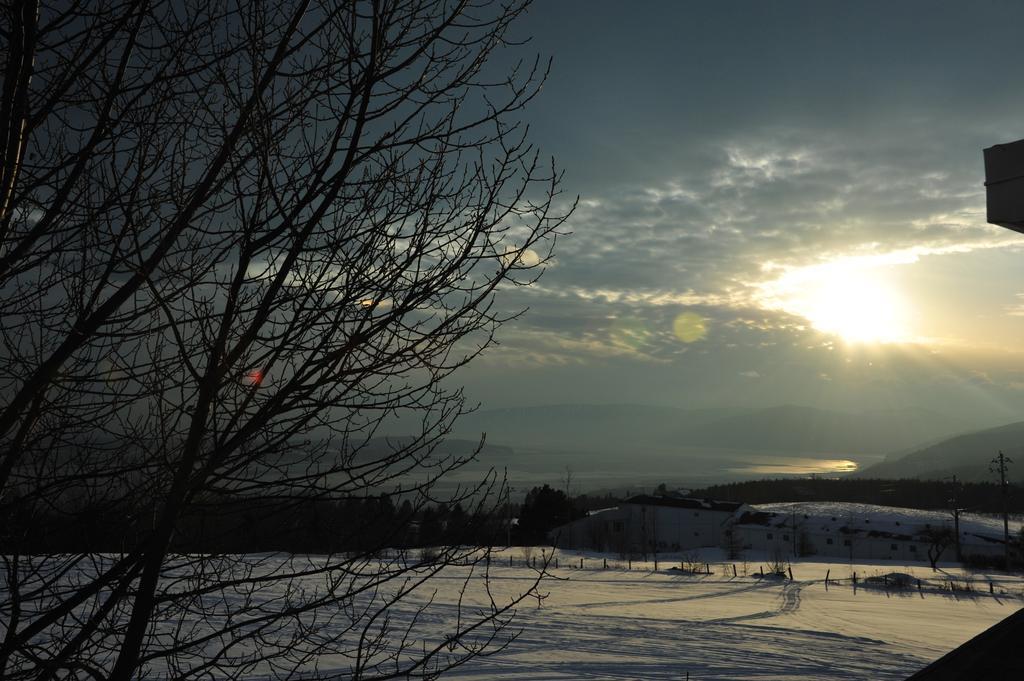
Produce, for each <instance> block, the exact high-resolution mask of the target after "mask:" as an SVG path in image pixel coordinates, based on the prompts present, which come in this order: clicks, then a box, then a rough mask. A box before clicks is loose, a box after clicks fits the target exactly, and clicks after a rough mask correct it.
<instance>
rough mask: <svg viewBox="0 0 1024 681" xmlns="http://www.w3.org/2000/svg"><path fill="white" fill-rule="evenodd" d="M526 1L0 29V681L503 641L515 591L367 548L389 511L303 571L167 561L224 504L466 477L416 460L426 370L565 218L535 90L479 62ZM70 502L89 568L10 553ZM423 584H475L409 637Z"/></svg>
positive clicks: (377, 3)
mask: <svg viewBox="0 0 1024 681" xmlns="http://www.w3.org/2000/svg"><path fill="white" fill-rule="evenodd" d="M526 4H527V3H526V1H525V0H523V1H520V0H512V1H511V2H502V3H497V2H490V1H489V0H474V1H470V0H440V1H438V0H373V1H352V2H340V1H331V0H319V1H318V0H267V1H266V2H252V1H251V0H203V1H202V2H199V1H198V0H96V1H95V2H77V1H61V2H53V3H43V2H41V1H39V0H20V1H17V0H16V1H15V2H12V3H8V4H7V5H6V6H5V9H4V10H3V14H2V21H3V27H2V31H3V38H4V43H5V44H6V50H5V52H4V53H3V55H2V57H3V59H4V60H5V69H6V70H5V76H4V83H3V91H2V97H3V100H2V102H0V108H2V121H0V127H2V131H3V135H4V139H3V165H2V177H0V190H2V206H0V365H2V366H0V554H2V561H3V564H4V569H5V572H4V575H5V580H4V582H3V583H2V585H0V586H2V592H0V618H2V622H3V625H2V627H0V630H2V632H3V633H2V641H0V677H2V678H5V679H21V678H32V679H48V678H56V677H60V678H111V679H129V678H151V677H162V676H163V677H174V678H183V679H187V678H193V677H242V676H245V675H247V674H251V673H253V672H259V673H261V674H268V675H270V674H272V675H280V676H282V677H283V676H289V675H293V674H295V673H298V672H299V671H302V670H305V671H302V673H303V674H307V675H309V676H314V675H315V674H314V673H313V672H314V670H324V669H331V668H333V669H334V671H333V672H330V673H328V672H322V673H320V675H321V676H325V677H331V676H335V677H339V678H358V679H370V678H396V677H402V678H412V677H416V678H421V677H422V678H431V677H433V676H436V675H437V674H439V673H440V672H442V671H444V670H446V669H449V668H451V667H453V666H456V665H459V664H462V663H463V662H465V661H466V660H468V659H471V658H472V657H473V656H475V655H478V654H482V653H486V652H488V651H493V650H495V649H500V647H501V646H502V645H504V644H505V643H506V642H507V641H508V640H509V638H510V637H511V636H514V631H512V630H510V629H506V627H507V625H508V624H509V622H510V618H511V614H512V612H513V610H514V608H515V606H516V604H517V603H519V602H520V601H521V600H522V599H523V598H525V597H527V596H529V595H531V588H530V587H529V586H528V587H527V588H526V591H525V592H524V593H518V594H499V593H495V592H493V591H491V589H490V588H489V586H488V584H489V582H488V581H487V580H486V566H487V565H488V564H489V562H488V561H487V560H486V557H484V556H483V555H482V554H481V553H480V552H477V551H474V550H471V549H465V550H463V549H459V548H456V547H447V548H443V547H442V548H441V549H440V550H439V551H438V552H436V554H431V558H430V560H428V561H417V560H412V559H411V558H408V557H407V556H404V555H401V554H399V555H398V556H397V557H393V558H387V557H385V556H383V555H382V554H381V552H380V549H382V548H384V547H387V546H391V545H394V543H395V536H396V533H397V532H399V531H400V529H401V522H402V521H403V518H402V516H401V514H398V516H396V518H395V522H393V523H391V525H390V526H378V527H376V528H375V529H374V530H373V534H372V535H371V536H367V533H368V530H367V529H366V527H365V526H358V525H359V524H358V523H356V522H355V520H354V519H349V520H350V522H348V523H347V524H344V527H342V528H340V529H338V530H337V531H338V532H339V533H346V532H347V533H349V534H350V535H354V536H358V538H359V539H360V541H359V542H358V543H357V546H358V548H357V549H356V550H346V551H345V552H343V553H332V554H328V555H324V556H316V557H308V556H305V557H303V556H296V555H263V556H261V557H259V558H255V557H253V556H235V555H229V554H216V553H202V554H197V553H181V552H179V551H176V550H175V547H176V546H179V545H180V543H181V537H182V535H183V533H185V532H186V526H187V525H188V524H189V523H190V522H206V518H207V516H208V515H209V516H214V520H215V521H216V523H215V524H217V527H218V531H219V532H220V534H221V535H222V537H223V538H229V537H230V535H231V533H232V531H233V530H235V529H238V528H240V527H243V526H244V525H245V524H246V523H249V522H252V519H251V518H248V517H246V515H245V514H244V513H238V514H234V515H231V514H228V513H227V512H225V511H224V509H225V508H227V507H228V506H230V505H231V504H237V505H239V506H240V507H246V506H247V505H250V506H251V504H250V503H249V502H250V501H251V500H254V499H258V500H260V503H261V508H263V509H264V511H265V512H266V513H267V514H268V515H273V516H275V517H278V518H288V517H289V514H290V513H293V512H294V511H295V509H296V508H298V507H299V506H301V505H303V504H308V503H309V502H310V501H311V500H313V501H316V500H321V501H329V502H331V503H341V502H342V501H343V500H346V499H353V498H363V497H367V496H368V495H380V494H385V495H397V496H396V498H401V499H404V500H406V501H411V502H412V504H413V505H414V507H421V506H423V505H425V504H427V503H428V502H432V501H434V500H435V494H434V492H433V491H432V489H433V488H434V484H435V483H436V482H437V481H438V480H439V479H440V478H441V477H442V476H444V474H445V473H447V472H448V471H450V470H452V469H453V468H455V467H457V466H459V465H461V464H462V463H464V462H465V460H466V459H467V457H466V456H452V455H444V454H443V453H442V450H441V449H439V444H440V443H441V442H442V440H443V438H444V436H445V435H446V434H447V433H448V432H449V430H450V427H451V424H452V422H453V420H454V419H455V418H456V417H457V416H458V415H459V414H460V413H462V412H463V411H464V410H465V408H466V405H465V401H464V397H463V395H462V393H461V391H460V390H459V389H458V388H457V387H454V385H453V384H452V383H451V381H450V376H451V375H452V373H453V372H454V371H456V370H457V369H458V368H459V367H461V366H463V365H465V364H466V363H467V362H469V361H470V360H472V359H473V358H474V357H476V356H477V355H478V354H479V353H480V352H481V351H482V350H483V349H484V348H486V347H487V346H488V345H489V344H490V343H491V341H492V339H493V337H494V332H495V330H496V329H497V327H498V326H499V325H500V324H501V323H502V322H503V321H507V320H508V319H509V318H510V317H511V316H514V315H510V314H506V313H503V312H502V311H501V309H500V308H499V306H498V305H497V304H496V303H495V294H496V292H497V291H498V289H499V288H500V287H503V286H516V285H527V284H529V283H531V282H532V281H533V280H534V279H535V278H536V276H538V274H539V272H540V271H541V270H542V269H543V266H544V264H545V263H546V261H547V260H548V258H549V257H550V254H551V248H552V247H553V244H554V238H555V236H556V233H557V232H558V230H559V228H560V226H561V225H562V224H563V221H564V219H565V216H566V215H567V214H568V212H569V211H570V210H571V203H570V202H565V203H564V204H563V203H561V202H560V199H559V196H558V181H559V176H558V174H557V172H556V171H555V170H554V168H553V167H552V166H551V165H550V164H547V165H546V164H544V163H543V162H542V161H541V159H540V156H539V154H538V152H537V151H536V150H535V149H534V148H532V147H531V146H530V145H529V143H528V141H527V139H526V136H525V129H524V128H523V127H522V126H521V124H520V122H519V117H520V112H521V111H522V109H523V107H524V106H525V105H526V104H527V103H528V102H529V101H530V100H531V99H532V98H533V96H534V95H535V94H536V93H537V91H538V89H539V87H540V85H541V83H542V82H543V80H544V77H545V74H546V69H547V64H545V63H542V62H540V61H538V60H532V61H527V62H522V61H515V60H514V59H512V58H511V56H512V55H514V54H515V52H516V51H517V45H516V44H514V43H513V41H512V40H511V38H510V37H509V36H510V33H509V26H510V24H511V23H512V22H513V21H514V20H515V19H516V18H517V17H518V16H519V15H520V14H521V13H522V12H523V11H524V10H525V5H526ZM496 62H500V63H502V64H505V66H502V67H497V66H496V65H495V64H496ZM396 419H398V420H400V422H401V423H404V424H406V425H408V424H410V423H415V425H416V430H415V431H414V433H415V434H414V435H413V436H412V437H409V438H402V439H395V440H387V441H384V444H383V445H382V444H381V440H380V439H379V438H375V436H376V435H377V434H378V433H380V432H381V428H382V427H383V426H385V425H386V424H388V423H389V422H391V421H393V420H396ZM499 485H500V481H496V480H495V479H494V478H493V476H492V477H491V478H489V479H488V480H486V481H484V482H483V483H482V485H481V487H480V488H477V489H469V490H460V491H458V492H456V493H455V495H454V496H455V498H456V500H461V501H462V502H463V503H466V504H472V509H471V510H472V511H473V512H482V511H484V510H486V505H487V503H488V502H487V498H488V497H487V496H486V494H484V493H485V492H487V491H488V490H489V489H493V488H495V487H496V486H499ZM87 510H88V511H89V513H92V514H93V515H92V516H91V517H93V518H94V519H96V523H98V524H101V525H102V523H103V522H104V521H103V519H104V518H108V519H109V518H118V519H120V522H121V523H123V526H124V528H125V529H124V532H123V533H122V534H121V536H120V537H119V539H118V546H102V547H100V546H96V545H90V544H89V543H88V542H86V545H84V546H81V547H79V548H78V550H76V551H70V550H64V552H62V553H60V554H42V553H39V552H38V546H39V541H40V538H39V537H38V536H36V537H33V536H31V531H32V530H33V528H34V529H38V528H40V527H47V525H46V523H47V522H50V523H53V522H55V521H54V519H56V520H60V519H64V520H65V522H67V523H70V524H72V527H73V528H75V527H77V528H81V527H84V525H80V524H79V523H81V522H82V518H83V515H82V514H83V513H84V512H85V511H87ZM228 518H234V520H226V519H228ZM342 520H344V518H343V519H342ZM404 520H408V517H405V518H404ZM44 521H45V522H44ZM354 525H355V526H354ZM51 526H54V527H55V525H51ZM76 532H78V531H77V530H76ZM79 533H80V532H79ZM350 546H351V545H350ZM34 547H35V548H34ZM100 549H102V551H103V553H98V551H99V550H100ZM435 555H436V558H435V557H434V556H435ZM456 563H457V564H469V567H466V568H460V571H459V572H458V574H462V575H469V574H473V575H482V577H481V578H480V579H479V580H477V578H476V577H466V579H467V580H475V581H471V583H472V584H479V585H481V589H482V590H480V591H479V594H478V596H477V597H476V598H477V600H475V601H471V599H470V596H469V595H468V594H469V591H470V590H469V589H467V591H466V593H465V595H464V597H463V598H460V599H459V602H458V604H454V605H453V606H452V608H447V609H446V610H445V611H444V612H445V616H444V617H441V616H439V615H438V616H435V615H431V614H430V613H431V612H432V611H431V609H430V606H431V599H430V598H429V597H427V596H420V595H419V592H420V591H421V587H422V586H423V585H424V584H428V583H429V580H430V578H431V577H432V576H434V575H436V574H437V573H438V572H439V571H441V570H445V569H448V567H446V566H450V565H451V564H456ZM470 604H471V605H472V607H470ZM325 656H331V657H330V658H327V657H325ZM327 660H329V661H330V663H329V664H328V662H327Z"/></svg>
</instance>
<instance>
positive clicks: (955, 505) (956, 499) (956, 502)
mask: <svg viewBox="0 0 1024 681" xmlns="http://www.w3.org/2000/svg"><path fill="white" fill-rule="evenodd" d="M952 479H953V491H952V495H951V496H950V498H949V504H950V507H951V508H950V512H951V513H952V514H953V532H954V533H955V535H954V536H955V537H956V560H957V562H960V563H962V562H963V560H964V557H963V553H962V552H961V551H960V512H961V511H963V510H964V509H962V508H961V507H960V486H959V485H958V484H957V480H956V476H955V475H954V476H953V478H952Z"/></svg>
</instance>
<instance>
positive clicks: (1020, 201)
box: [984, 140, 1024, 233]
mask: <svg viewBox="0 0 1024 681" xmlns="http://www.w3.org/2000/svg"><path fill="white" fill-rule="evenodd" d="M984 153H985V194H986V196H987V200H986V203H987V205H988V221H989V222H991V223H992V224H994V225H999V226H1000V227H1006V228H1008V229H1012V230H1014V231H1017V232H1022V233H1024V140H1017V141H1016V142H1009V143H1008V144H996V145H995V146H991V147H989V148H988V149H985V152H984Z"/></svg>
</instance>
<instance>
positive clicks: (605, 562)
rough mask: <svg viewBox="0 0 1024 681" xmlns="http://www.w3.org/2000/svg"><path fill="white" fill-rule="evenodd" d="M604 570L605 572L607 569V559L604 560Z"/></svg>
mask: <svg viewBox="0 0 1024 681" xmlns="http://www.w3.org/2000/svg"><path fill="white" fill-rule="evenodd" d="M604 569H605V570H607V569H608V559H607V558H605V559H604Z"/></svg>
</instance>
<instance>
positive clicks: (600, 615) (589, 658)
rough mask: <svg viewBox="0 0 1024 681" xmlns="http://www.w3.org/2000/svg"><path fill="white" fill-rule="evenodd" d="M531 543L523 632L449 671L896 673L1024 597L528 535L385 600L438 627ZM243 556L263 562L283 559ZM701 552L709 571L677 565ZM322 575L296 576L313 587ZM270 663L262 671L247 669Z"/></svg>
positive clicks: (951, 573)
mask: <svg viewBox="0 0 1024 681" xmlns="http://www.w3.org/2000/svg"><path fill="white" fill-rule="evenodd" d="M528 555H532V556H533V557H535V558H536V560H537V564H538V566H540V565H542V564H543V562H544V559H545V557H548V558H550V559H551V561H550V562H549V564H548V569H547V572H548V573H549V576H547V577H545V579H544V580H543V581H542V582H541V592H542V593H543V594H544V598H543V599H542V600H540V601H539V602H538V601H537V600H536V599H531V600H528V601H526V602H525V603H524V604H521V605H520V606H519V609H518V612H517V616H516V619H515V623H514V627H515V628H518V629H519V630H520V631H521V633H520V635H519V637H518V639H517V640H515V641H514V642H513V643H512V645H511V646H510V647H508V648H507V649H505V650H502V651H500V652H498V653H497V654H495V655H493V656H490V657H484V658H478V659H476V660H473V661H471V662H470V663H468V664H466V665H465V666H462V667H458V668H456V669H454V670H453V671H452V672H451V673H449V674H448V675H446V676H445V677H444V678H453V679H462V680H468V681H482V680H484V679H505V680H516V679H523V680H525V679H539V680H545V679H550V680H557V679H673V680H676V681H677V680H679V679H685V678H686V675H687V674H689V678H690V679H692V680H693V681H712V680H718V681H724V680H726V679H730V680H732V679H752V680H755V681H784V680H793V679H813V680H815V681H819V680H820V681H852V680H864V681H868V680H869V679H870V680H883V681H884V680H889V679H891V680H893V681H895V680H897V679H905V678H906V677H907V676H909V675H910V674H912V673H913V672H915V671H916V670H918V669H920V668H921V667H923V666H925V665H926V664H928V663H929V662H931V661H933V660H935V659H937V658H938V657H940V656H942V655H943V654H945V653H946V652H948V651H949V650H951V649H953V648H955V647H956V646H958V645H960V644H961V643H963V642H964V641H966V640H968V639H970V638H972V637H973V636H975V635H976V634H978V633H980V632H982V631H983V630H985V629H987V628H988V627H990V626H991V625H993V624H995V623H996V622H998V621H1000V620H1002V619H1004V618H1005V617H1007V616H1009V615H1010V614H1012V613H1013V612H1015V611H1016V610H1018V609H1020V608H1021V607H1022V605H1024V578H1022V577H1021V576H1016V575H1007V574H1002V573H998V572H991V573H988V572H965V571H963V570H961V569H959V568H956V567H953V566H952V565H950V564H948V563H947V564H941V563H940V569H939V571H935V572H933V571H932V570H931V569H930V568H929V567H928V566H926V565H920V564H918V565H906V564H902V563H899V562H896V561H883V560H878V561H874V562H872V563H870V564H865V563H856V564H850V563H841V562H823V561H821V560H794V561H793V562H792V563H791V564H790V565H788V566H787V567H788V568H790V569H791V570H792V574H793V578H794V579H792V580H790V579H787V578H783V579H778V578H775V579H764V578H761V577H760V576H759V572H760V571H761V570H762V569H763V570H764V571H765V572H767V571H768V570H767V560H766V557H765V556H758V555H754V554H753V552H747V554H746V556H745V557H746V561H743V560H742V559H741V560H737V561H727V560H725V556H724V553H723V551H722V550H720V549H701V550H699V551H688V552H685V553H677V554H669V555H660V556H659V561H658V566H657V570H655V565H654V563H653V561H646V562H642V561H634V562H632V565H631V567H632V569H626V568H627V566H628V565H629V563H628V562H627V561H626V560H623V559H621V558H620V557H619V556H617V555H613V554H599V553H593V552H563V551H557V552H554V553H552V550H551V549H550V548H547V549H543V548H541V547H535V548H532V549H530V548H527V549H523V548H513V549H507V550H505V551H501V552H497V553H496V554H495V556H494V558H493V560H492V562H491V565H490V569H489V574H490V580H489V582H487V581H485V579H484V576H483V573H482V571H481V570H479V566H478V569H477V570H476V571H472V572H471V571H470V568H464V567H457V566H452V567H448V568H446V569H445V570H444V571H442V572H441V573H440V574H439V575H436V576H434V577H432V578H430V580H429V581H428V582H427V584H425V585H424V586H425V588H424V589H421V590H419V591H416V592H414V593H413V595H412V596H411V597H410V598H409V599H408V600H406V601H403V602H402V603H401V604H400V605H398V606H395V607H393V608H392V609H391V610H390V611H389V614H390V615H391V617H392V618H393V619H392V624H393V625H395V626H398V627H399V628H400V625H401V623H402V622H403V621H413V620H416V621H417V622H418V625H417V627H416V629H417V631H419V632H420V633H421V634H423V635H426V636H427V637H428V638H433V639H437V640H444V638H445V635H446V633H447V632H450V631H452V630H453V629H454V627H455V622H456V618H457V616H458V614H459V604H461V606H462V608H463V610H462V615H463V616H466V615H468V614H471V612H472V611H473V610H475V609H477V608H479V609H481V610H486V609H487V606H488V604H489V603H490V600H489V599H490V598H491V597H492V596H493V597H494V598H495V599H496V601H497V602H499V603H501V602H502V601H504V602H508V600H507V599H509V598H511V597H512V596H513V595H515V594H518V593H521V592H522V591H523V590H524V589H526V588H528V587H529V585H530V584H531V583H532V582H533V580H534V579H536V577H537V575H538V572H537V570H535V569H532V568H531V567H527V566H526V565H525V564H524V562H525V558H526V557H527V556H528ZM510 558H511V560H512V561H513V564H514V565H513V566H511V567H510V566H509V559H510ZM251 560H252V563H253V564H254V565H255V564H260V565H263V566H264V568H265V569H272V568H273V566H274V564H275V561H278V560H279V559H278V558H276V557H275V556H273V555H269V556H255V555H254V556H252V557H251ZM309 560H310V561H313V562H317V561H319V560H320V559H318V558H310V559H309ZM556 560H557V563H558V567H557V568H556V567H555V561H556ZM581 560H582V561H583V568H582V569H581V568H580V567H579V565H580V561H581ZM705 562H706V563H708V564H709V565H710V568H711V573H712V574H691V573H690V572H687V571H685V570H680V569H673V568H680V567H686V568H689V567H693V566H695V565H697V564H698V563H700V564H703V563H705ZM606 563H607V566H608V567H607V569H605V567H604V566H605V564H606ZM734 567H735V569H736V576H734V575H733V568H734ZM854 574H856V576H857V579H856V582H854V580H853V576H854ZM895 575H905V577H903V578H902V579H903V581H905V583H907V584H910V587H909V588H897V587H895V586H892V584H893V583H894V582H896V578H895ZM886 576H889V580H888V581H889V583H890V584H889V585H888V586H887V585H886V579H885V577H886ZM826 577H827V578H828V581H827V582H826ZM317 579H320V578H318V577H311V578H309V580H308V582H309V583H308V584H304V585H298V586H300V587H302V588H308V589H310V590H316V589H317V588H318V587H317V581H316V580H317ZM918 580H920V588H918ZM951 583H953V584H955V585H956V588H955V589H951V588H950V584H951ZM968 585H969V587H970V588H969V590H968ZM281 588H283V585H282V587H281ZM431 601H432V605H431V606H430V608H429V609H428V610H426V611H423V612H420V611H419V609H418V608H419V606H424V605H427V603H428V602H431ZM341 619H342V620H343V619H344V618H341ZM195 625H196V626H198V627H202V626H203V624H202V622H201V621H197V622H195ZM332 626H333V625H332ZM350 662H351V660H348V659H345V658H343V657H340V656H337V657H335V656H322V657H319V658H318V659H316V661H315V664H316V667H317V669H318V670H319V671H320V672H330V671H338V672H340V673H342V674H344V673H345V672H347V671H348V665H349V664H350ZM153 672H154V674H155V675H158V670H153ZM271 677H272V675H271V674H268V673H266V672H265V671H260V672H256V673H255V676H253V677H252V678H253V679H255V678H263V679H268V678H271Z"/></svg>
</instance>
